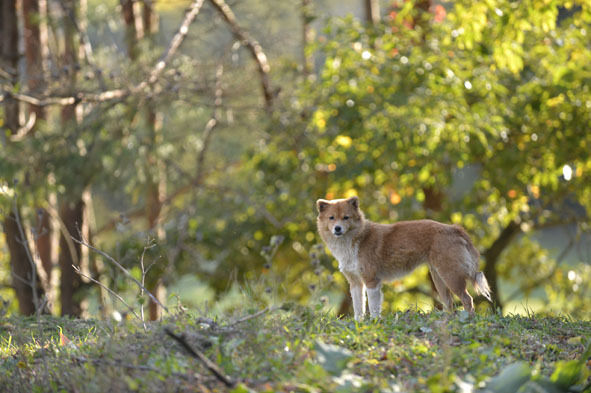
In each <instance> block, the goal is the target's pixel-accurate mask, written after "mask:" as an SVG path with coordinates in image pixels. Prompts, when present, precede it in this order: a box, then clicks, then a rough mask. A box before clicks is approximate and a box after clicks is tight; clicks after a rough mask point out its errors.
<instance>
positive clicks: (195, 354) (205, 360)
mask: <svg viewBox="0 0 591 393" xmlns="http://www.w3.org/2000/svg"><path fill="white" fill-rule="evenodd" d="M164 332H165V333H166V334H168V335H169V336H170V337H171V338H173V339H174V340H175V341H176V342H178V343H179V344H181V346H182V347H183V348H185V350H186V351H187V352H189V354H190V355H191V356H193V357H194V358H196V359H199V360H200V361H201V362H202V363H203V364H204V365H205V367H206V368H207V369H208V370H209V371H211V373H212V374H213V375H215V377H216V378H217V379H218V380H219V381H220V382H222V383H223V384H224V385H226V386H227V387H229V388H231V387H234V386H235V385H236V382H234V381H233V380H232V379H230V377H228V376H226V375H225V374H224V372H223V371H222V370H221V369H220V368H219V367H218V365H217V364H215V363H214V362H212V361H211V360H209V358H208V357H207V356H205V354H203V353H202V352H201V351H199V350H198V349H195V348H193V347H192V346H191V345H190V344H189V343H188V342H187V340H185V338H184V337H183V336H182V335H181V336H179V335H177V334H175V333H173V332H172V330H170V329H169V328H164Z"/></svg>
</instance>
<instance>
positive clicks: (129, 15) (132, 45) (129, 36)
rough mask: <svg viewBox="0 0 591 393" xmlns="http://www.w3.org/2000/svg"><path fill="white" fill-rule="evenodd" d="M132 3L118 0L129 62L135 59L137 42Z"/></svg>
mask: <svg viewBox="0 0 591 393" xmlns="http://www.w3.org/2000/svg"><path fill="white" fill-rule="evenodd" d="M133 3H134V1H133V0H120V4H121V14H122V15H123V21H124V22H125V43H126V46H127V54H128V56H129V58H130V59H131V60H135V59H136V58H137V40H138V33H137V29H136V26H135V12H134V9H133Z"/></svg>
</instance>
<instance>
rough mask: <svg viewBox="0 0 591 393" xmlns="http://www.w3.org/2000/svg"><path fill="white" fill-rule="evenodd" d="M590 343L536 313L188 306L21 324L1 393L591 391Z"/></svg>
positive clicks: (4, 344)
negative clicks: (348, 313)
mask: <svg viewBox="0 0 591 393" xmlns="http://www.w3.org/2000/svg"><path fill="white" fill-rule="evenodd" d="M590 334H591V324H590V322H588V321H577V320H569V319H566V318H551V317H541V316H536V315H530V316H527V317H524V316H517V315H515V316H500V315H495V314H490V313H489V314H484V315H476V316H470V315H468V314H467V313H465V312H463V311H459V312H456V313H455V314H446V313H443V312H438V311H434V312H430V313H422V312H420V311H414V310H413V311H406V312H398V313H394V314H389V315H385V316H384V317H383V318H382V319H381V320H379V321H371V320H367V321H364V322H362V323H356V322H355V321H353V320H351V319H350V318H345V319H337V318H335V317H333V316H331V315H330V314H328V313H325V312H323V311H322V310H316V309H312V308H307V307H302V306H295V305H287V306H282V307H271V308H262V309H261V308H258V309H257V308H255V307H252V308H250V309H249V307H248V306H246V307H245V308H244V309H242V310H241V311H240V312H239V313H238V314H237V316H234V315H232V316H229V315H228V316H227V317H219V316H218V317H216V318H213V319H212V318H209V317H208V316H206V315H200V314H197V313H193V312H190V311H186V310H183V309H178V310H177V311H176V312H175V313H171V314H170V315H169V316H167V317H166V318H164V319H163V320H162V321H159V322H151V323H147V324H146V325H145V326H144V325H143V324H142V323H141V322H138V321H137V320H126V319H125V318H124V320H123V321H120V322H116V321H114V320H110V321H101V320H76V319H68V318H58V317H51V316H41V317H27V318H24V317H10V318H4V320H3V321H2V322H1V324H0V391H2V392H125V391H140V392H216V391H220V392H236V393H241V392H251V391H256V392H276V391H277V392H292V391H293V392H415V391H423V392H424V391H431V392H473V391H474V392H475V391H493V392H510V391H514V392H516V391H517V390H518V389H519V388H520V387H521V389H522V390H520V391H532V392H533V391H536V392H569V391H572V392H575V391H579V392H581V391H585V392H587V391H589V392H591V387H590V385H589V368H590V366H591V361H590V360H589V351H586V348H588V347H589V343H590V342H591V338H590ZM187 347H189V349H187ZM191 350H192V353H190V352H189V351H191ZM499 374H501V376H500V377H499Z"/></svg>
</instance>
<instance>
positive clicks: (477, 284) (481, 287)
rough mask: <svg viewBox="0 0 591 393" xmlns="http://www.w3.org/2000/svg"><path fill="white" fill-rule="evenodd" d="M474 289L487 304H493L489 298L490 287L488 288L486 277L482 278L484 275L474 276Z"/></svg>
mask: <svg viewBox="0 0 591 393" xmlns="http://www.w3.org/2000/svg"><path fill="white" fill-rule="evenodd" d="M474 289H476V292H478V293H479V294H480V295H482V296H484V297H485V298H486V299H487V300H488V301H489V302H491V303H492V302H493V301H492V299H491V297H490V287H489V286H488V281H486V277H484V273H482V272H478V273H476V275H475V276H474Z"/></svg>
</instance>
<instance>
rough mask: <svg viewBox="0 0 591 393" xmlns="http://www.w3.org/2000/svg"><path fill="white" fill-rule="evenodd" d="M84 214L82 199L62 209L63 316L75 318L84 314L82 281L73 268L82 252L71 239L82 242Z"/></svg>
mask: <svg viewBox="0 0 591 393" xmlns="http://www.w3.org/2000/svg"><path fill="white" fill-rule="evenodd" d="M83 212H84V202H83V201H82V200H81V199H79V200H77V201H75V202H63V203H62V205H61V207H60V218H61V220H62V222H63V224H64V228H62V234H61V235H60V255H59V266H60V270H61V272H62V277H61V281H60V301H61V305H62V315H70V316H74V317H78V316H80V314H81V313H82V307H81V303H82V298H81V296H80V294H79V290H80V288H81V284H82V280H81V279H80V276H79V275H78V274H77V273H76V272H75V271H74V268H73V267H72V265H74V266H79V263H80V256H81V250H80V244H78V243H76V242H74V241H73V240H72V239H71V237H74V238H75V239H78V240H81V239H80V232H79V231H80V228H81V226H82V219H83ZM64 231H65V232H66V233H64Z"/></svg>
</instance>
